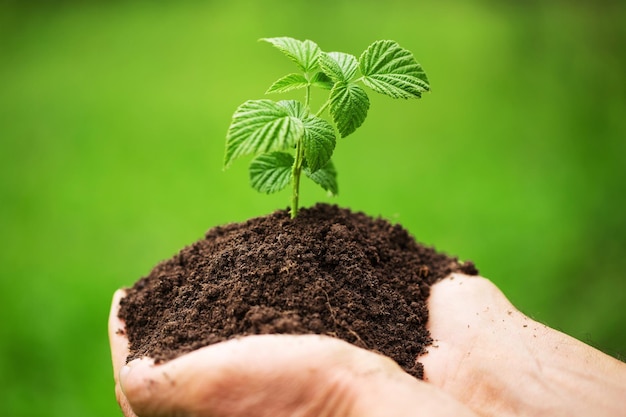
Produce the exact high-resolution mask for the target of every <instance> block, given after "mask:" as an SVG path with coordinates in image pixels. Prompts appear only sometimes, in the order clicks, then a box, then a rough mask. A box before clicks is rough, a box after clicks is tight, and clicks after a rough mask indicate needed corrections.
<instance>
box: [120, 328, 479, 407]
mask: <svg viewBox="0 0 626 417" xmlns="http://www.w3.org/2000/svg"><path fill="white" fill-rule="evenodd" d="M120 384H121V387H122V389H123V391H124V394H125V396H126V398H127V399H128V401H129V403H130V405H131V406H132V408H133V410H134V411H135V412H136V413H137V414H138V415H140V416H151V417H153V416H174V415H193V416H198V417H202V416H207V417H208V416H211V417H244V416H245V417H252V416H254V417H270V416H271V417H287V416H294V415H297V416H300V417H319V416H324V417H340V416H341V417H349V416H360V417H378V416H381V417H382V416H389V415H393V416H396V417H404V416H406V417H409V416H417V415H424V413H427V414H428V415H431V416H444V415H446V416H448V415H455V416H460V417H462V416H473V415H474V414H472V412H470V411H469V410H468V409H466V408H465V407H463V406H461V405H460V404H459V403H457V402H456V401H455V400H453V399H452V398H451V397H448V396H447V395H446V394H444V393H443V392H441V391H439V390H438V389H437V388H435V387H434V386H432V385H429V384H426V383H424V382H423V381H419V380H417V379H415V378H413V377H411V376H410V375H408V374H406V373H405V372H404V371H402V370H401V369H400V367H399V366H398V365H397V364H395V362H393V361H392V360H390V359H388V358H386V357H384V356H381V355H378V354H375V353H373V352H370V351H366V350H363V349H360V348H357V347H355V346H353V345H350V344H348V343H346V342H343V341H340V340H338V339H334V338H330V337H324V336H317V335H305V336H288V335H261V336H248V337H244V338H240V339H235V340H230V341H228V342H223V343H219V344H216V345H211V346H207V347H204V348H202V349H199V350H196V351H193V352H191V353H188V354H186V355H183V356H181V357H179V358H177V359H174V360H172V361H169V362H167V363H164V364H159V365H155V364H154V363H153V361H152V360H149V359H137V360H135V361H132V362H130V363H129V364H128V365H126V366H124V367H123V368H122V369H121V371H120Z"/></svg>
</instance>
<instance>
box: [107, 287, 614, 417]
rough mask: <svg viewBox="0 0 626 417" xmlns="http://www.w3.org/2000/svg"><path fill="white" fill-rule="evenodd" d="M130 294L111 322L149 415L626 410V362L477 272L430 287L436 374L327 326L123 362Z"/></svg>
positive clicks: (125, 380)
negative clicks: (332, 334) (545, 319)
mask: <svg viewBox="0 0 626 417" xmlns="http://www.w3.org/2000/svg"><path fill="white" fill-rule="evenodd" d="M122 295H123V294H122V293H121V292H118V293H116V296H115V298H114V301H113V308H112V311H111V318H110V322H109V331H110V336H111V347H112V353H113V362H114V370H115V375H116V392H117V393H118V401H119V402H120V405H121V406H122V409H123V410H124V413H125V415H126V416H127V417H130V416H134V415H135V414H133V412H132V410H131V408H130V405H129V403H130V404H132V406H133V409H134V410H135V411H137V412H138V413H139V414H141V415H145V416H157V415H163V416H167V415H178V414H176V413H183V412H185V413H189V414H191V415H197V416H203V415H211V416H213V415H215V416H240V415H241V416H243V415H247V416H252V415H259V416H265V415H268V416H269V415H272V416H281V415H301V416H308V415H324V416H328V417H332V416H335V415H337V416H339V415H341V416H346V415H348V416H350V415H355V416H357V415H358V416H366V417H368V416H372V417H373V416H378V415H381V416H383V415H385V416H387V415H394V416H411V415H414V414H415V415H423V414H426V413H428V415H455V416H466V415H467V416H469V415H475V414H472V411H474V412H475V413H476V414H477V415H482V416H506V415H520V416H524V415H529V416H530V415H533V416H537V415H550V416H554V415H571V416H575V415H581V416H582V415H606V416H618V415H624V414H623V413H624V411H623V410H622V408H623V407H622V402H623V400H622V399H623V398H624V397H625V396H626V369H625V368H626V365H624V364H623V363H621V362H619V361H617V360H615V359H613V358H611V357H609V356H607V355H604V354H602V353H601V352H599V351H597V350H595V349H593V348H591V347H589V346H587V345H585V344H583V343H581V342H579V341H577V340H575V339H572V338H571V337H569V336H566V335H564V334H562V333H560V332H557V331H555V330H553V329H550V328H548V327H546V326H544V325H541V324H539V323H537V322H535V321H533V320H531V319H529V318H528V317H526V316H524V315H523V314H521V313H520V312H519V311H517V310H516V309H515V308H514V307H513V306H512V305H511V304H510V303H509V302H508V300H507V299H506V298H505V297H504V295H503V294H502V293H501V292H500V291H499V290H498V289H497V288H496V287H495V286H494V285H493V284H492V283H491V282H489V281H488V280H486V279H484V278H480V277H467V276H463V275H453V276H451V277H449V278H448V279H444V280H442V281H440V282H438V283H437V284H435V285H433V286H432V288H431V296H430V298H429V311H430V319H429V330H430V332H431V334H432V336H433V338H434V340H435V342H434V344H433V346H432V347H430V348H429V353H428V354H426V355H424V356H422V357H421V358H420V360H421V361H422V362H423V363H424V366H425V377H426V380H427V381H428V382H429V383H430V384H426V383H424V382H423V381H418V380H415V379H413V378H412V377H410V376H408V375H407V374H405V373H404V372H403V371H401V370H400V368H399V367H398V366H397V365H395V363H393V362H392V361H391V360H389V359H387V358H384V357H382V356H380V355H377V354H374V353H372V352H369V351H365V350H361V349H359V348H356V347H354V346H352V345H349V344H347V343H345V342H342V341H339V340H336V339H332V338H327V337H322V336H277V335H270V336H251V337H246V338H241V339H238V340H233V341H229V342H225V343H220V344H217V345H213V346H209V347H206V348H203V349H199V350H197V351H195V352H192V353H189V354H187V355H184V356H182V357H180V358H178V359H175V360H173V361H170V362H168V363H166V364H163V365H158V366H154V365H152V362H151V361H149V360H147V359H142V360H136V361H133V362H131V364H129V366H126V367H123V366H122V365H123V364H124V361H125V358H126V356H127V353H128V352H127V340H126V338H125V337H124V336H122V335H120V334H117V333H116V331H117V329H120V328H123V327H124V325H123V323H121V322H120V321H119V319H118V318H117V305H118V301H119V299H120V298H121V297H122ZM120 368H122V369H123V370H122V372H120V377H119V378H118V371H120ZM120 387H123V390H122V389H121V388H120ZM446 394H449V395H450V396H452V397H454V398H456V399H457V400H458V401H459V402H458V403H457V402H455V401H454V400H452V399H451V398H450V397H449V396H447V395H446ZM459 403H462V404H463V406H461V405H459ZM470 410H472V411H470ZM324 413H326V414H324Z"/></svg>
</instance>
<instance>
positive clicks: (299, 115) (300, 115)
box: [277, 100, 309, 120]
mask: <svg viewBox="0 0 626 417" xmlns="http://www.w3.org/2000/svg"><path fill="white" fill-rule="evenodd" d="M277 104H278V105H279V106H281V107H282V108H284V109H285V110H286V111H287V114H288V115H289V116H291V117H295V118H296V119H299V120H304V119H305V118H306V117H307V116H308V115H309V111H308V110H307V109H306V107H304V104H302V103H300V102H299V101H298V100H281V101H279V102H278V103H277Z"/></svg>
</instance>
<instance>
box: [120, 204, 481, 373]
mask: <svg viewBox="0 0 626 417" xmlns="http://www.w3.org/2000/svg"><path fill="white" fill-rule="evenodd" d="M451 272H464V273H466V274H477V270H476V268H475V267H474V265H473V264H472V263H471V262H466V263H460V262H458V260H457V259H456V258H451V257H448V256H447V255H445V254H442V253H438V252H436V251H435V250H434V249H432V248H427V247H424V246H422V245H419V244H417V243H416V241H415V240H414V239H413V237H411V236H410V235H409V233H407V231H406V230H404V229H403V228H402V227H401V226H400V225H392V224H390V223H389V222H387V221H386V220H383V219H373V218H371V217H369V216H367V215H365V214H363V213H352V212H351V211H349V210H347V209H341V208H339V207H337V206H330V205H326V204H318V205H316V206H315V207H312V208H309V209H302V210H300V212H299V215H298V217H297V218H296V219H295V220H292V219H290V217H289V213H288V211H287V210H281V211H277V212H275V213H273V214H271V215H269V216H266V217H259V218H254V219H251V220H248V221H246V222H244V223H238V224H229V225H226V226H220V227H215V228H213V229H211V230H209V232H207V234H206V237H205V238H204V239H202V240H199V241H198V242H195V243H194V244H192V245H190V246H188V247H186V248H184V249H183V250H182V251H181V252H180V253H178V254H177V255H176V256H174V257H173V258H172V259H169V260H166V261H164V262H162V263H160V264H159V265H157V266H156V267H155V268H154V269H153V270H152V272H150V274H149V275H148V276H146V277H144V278H141V279H140V280H139V281H137V282H136V283H135V285H134V286H133V287H132V288H130V289H128V292H127V296H126V297H125V298H124V299H123V300H122V302H121V309H120V313H119V316H120V318H122V319H123V320H124V321H125V322H126V330H125V331H126V334H127V335H128V339H129V341H130V356H129V358H128V360H132V359H134V358H137V357H141V356H149V357H152V358H154V359H155V360H156V361H157V362H160V361H167V360H170V359H173V358H176V357H177V356H180V355H182V354H184V353H186V352H189V351H192V350H195V349H198V348H200V347H203V346H206V345H209V344H212V343H217V342H221V341H224V340H227V339H231V338H234V337H238V336H245V335H252V334H263V333H289V334H306V333H317V334H324V335H330V336H334V337H338V338H340V339H343V340H346V341H348V342H351V343H353V344H355V345H357V346H360V347H363V348H366V349H371V350H374V351H377V352H380V353H382V354H384V355H387V356H389V357H391V358H392V359H394V360H395V361H396V362H397V363H398V364H399V365H400V366H402V368H404V369H405V370H406V371H407V372H408V373H410V374H411V375H414V376H415V377H418V378H422V374H423V368H422V365H421V364H420V363H419V362H417V361H416V358H417V356H418V355H420V354H422V353H424V351H425V348H426V347H427V346H428V345H429V344H430V343H431V338H430V335H429V332H428V330H427V329H426V322H427V320H428V309H427V307H426V300H427V298H428V295H429V289H430V285H431V284H433V283H434V282H436V281H437V280H439V279H441V278H443V277H445V276H446V275H448V274H450V273H451Z"/></svg>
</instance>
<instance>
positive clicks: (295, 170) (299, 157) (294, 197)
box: [291, 85, 311, 219]
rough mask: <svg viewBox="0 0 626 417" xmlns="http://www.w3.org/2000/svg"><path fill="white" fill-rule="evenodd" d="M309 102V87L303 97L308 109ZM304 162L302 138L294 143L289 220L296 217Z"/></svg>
mask: <svg viewBox="0 0 626 417" xmlns="http://www.w3.org/2000/svg"><path fill="white" fill-rule="evenodd" d="M310 101H311V86H310V85H308V86H307V87H306V94H305V96H304V105H305V107H306V108H307V109H308V108H309V103H310ZM303 161H304V145H303V144H302V137H300V138H298V141H297V142H296V160H295V161H294V163H293V167H292V169H291V175H292V178H293V191H292V194H291V218H292V219H295V217H296V216H297V215H298V203H299V201H300V175H301V174H302V163H303Z"/></svg>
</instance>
